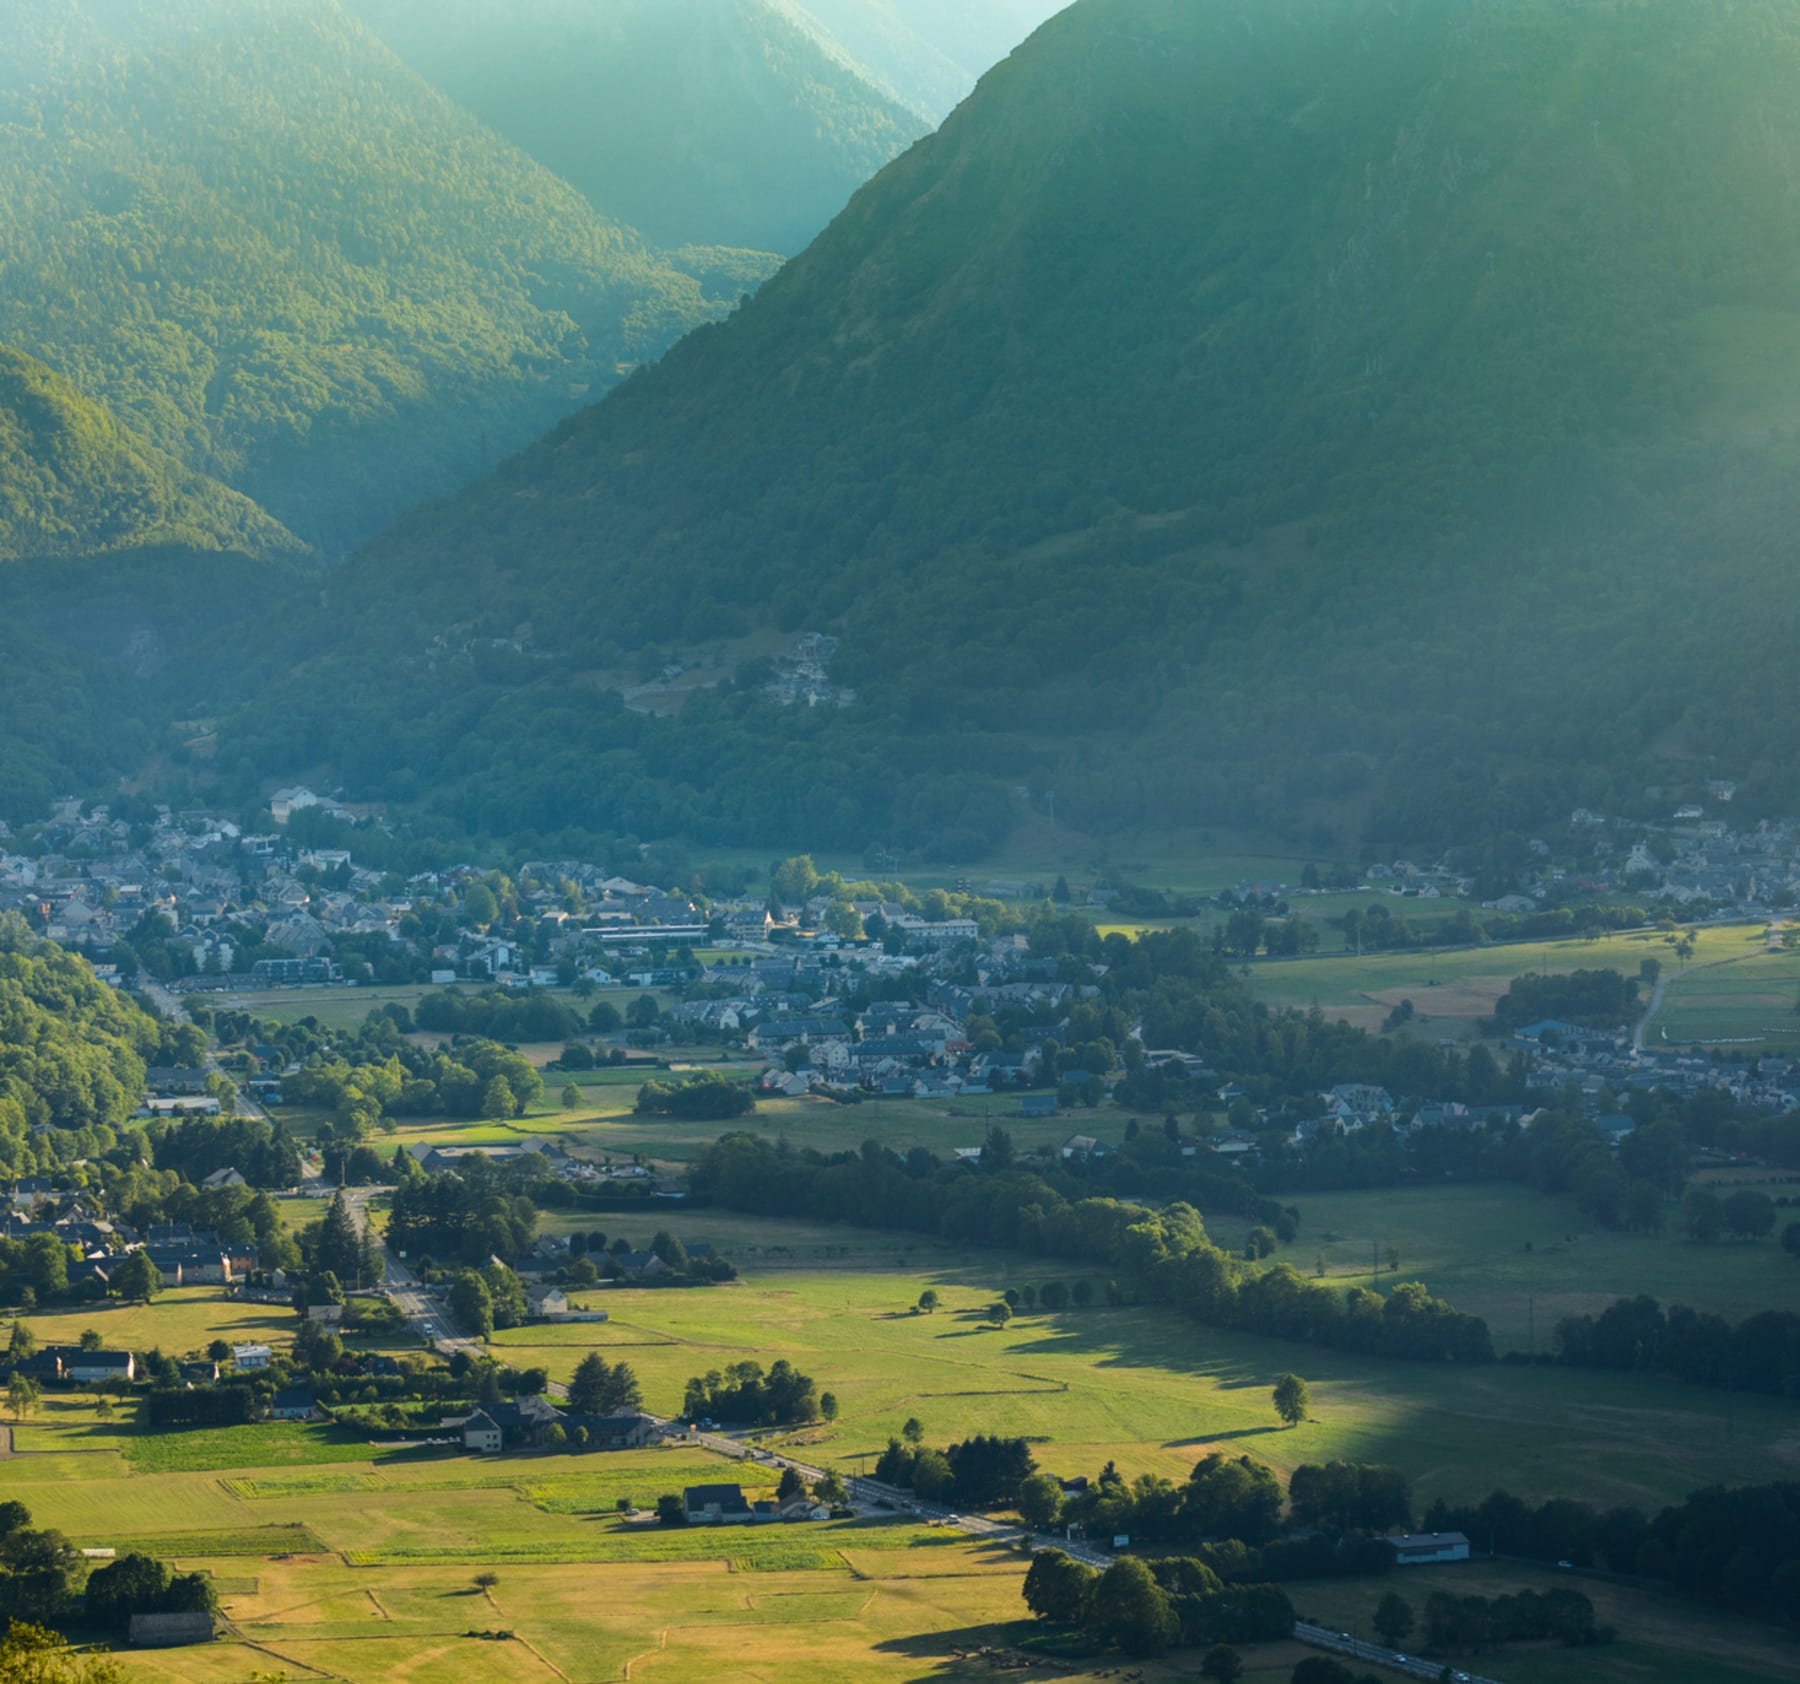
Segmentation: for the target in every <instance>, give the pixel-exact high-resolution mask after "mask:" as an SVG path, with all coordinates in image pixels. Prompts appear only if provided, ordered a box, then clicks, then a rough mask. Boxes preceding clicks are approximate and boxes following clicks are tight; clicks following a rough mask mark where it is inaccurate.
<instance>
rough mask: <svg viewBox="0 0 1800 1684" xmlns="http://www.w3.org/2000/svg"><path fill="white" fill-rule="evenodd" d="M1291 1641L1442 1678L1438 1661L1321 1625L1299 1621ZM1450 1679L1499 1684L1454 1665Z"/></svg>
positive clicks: (1459, 1683) (1414, 1674)
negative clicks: (1386, 1647) (1425, 1659)
mask: <svg viewBox="0 0 1800 1684" xmlns="http://www.w3.org/2000/svg"><path fill="white" fill-rule="evenodd" d="M1294 1638H1295V1641H1296V1642H1300V1643H1305V1644H1308V1645H1310V1646H1311V1647H1312V1648H1314V1649H1324V1650H1327V1651H1328V1652H1330V1653H1331V1654H1334V1655H1343V1656H1346V1657H1347V1658H1349V1659H1351V1660H1357V1661H1367V1662H1369V1663H1371V1664H1372V1665H1374V1666H1381V1667H1386V1668H1388V1669H1389V1670H1390V1671H1392V1672H1399V1673H1404V1674H1405V1675H1406V1676H1407V1677H1408V1678H1425V1679H1430V1680H1432V1684H1436V1680H1438V1679H1440V1678H1442V1677H1443V1676H1444V1663H1443V1662H1442V1661H1422V1660H1420V1659H1419V1658H1418V1657H1417V1656H1416V1655H1408V1654H1405V1653H1404V1652H1403V1651H1401V1650H1399V1649H1384V1648H1383V1647H1382V1646H1381V1645H1380V1644H1379V1643H1364V1642H1361V1641H1360V1640H1359V1639H1357V1638H1354V1637H1352V1636H1351V1635H1350V1634H1349V1633H1348V1632H1344V1631H1331V1630H1329V1629H1328V1628H1326V1627H1325V1626H1309V1625H1307V1624H1305V1623H1304V1622H1302V1623H1300V1624H1297V1625H1296V1626H1295V1627H1294ZM1450 1676H1451V1677H1452V1678H1453V1679H1455V1680H1456V1681H1457V1684H1499V1680H1498V1679H1494V1678H1488V1677H1485V1676H1484V1675H1483V1674H1481V1673H1478V1672H1463V1671H1461V1670H1460V1669H1459V1668H1457V1667H1456V1666H1454V1665H1452V1667H1451V1670H1450Z"/></svg>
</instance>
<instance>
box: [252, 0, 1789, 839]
mask: <svg viewBox="0 0 1800 1684" xmlns="http://www.w3.org/2000/svg"><path fill="white" fill-rule="evenodd" d="M1796 85H1800V12H1797V11H1796V10H1795V9H1794V8H1793V7H1792V6H1790V5H1787V4H1785V3H1780V0H1740V3H1739V4H1736V5H1733V6H1731V7H1707V8H1701V9H1696V8H1694V7H1692V6H1691V5H1688V4H1686V3H1685V0H1643V3H1640V4H1634V5H1630V6H1601V5H1596V6H1583V7H1570V6H1566V5H1561V4H1555V3H1553V0H1495V3H1493V4H1490V5H1486V6H1483V7H1481V8H1470V7H1455V6H1441V5H1437V4H1435V3H1426V0H1416V3H1406V0H1401V3H1390V0H1078V3H1077V4H1076V5H1075V6H1073V7H1072V8H1071V9H1070V10H1069V11H1067V12H1065V13H1063V14H1061V15H1060V16H1058V17H1056V18H1054V19H1052V20H1051V21H1050V22H1049V23H1048V24H1046V25H1045V26H1044V27H1043V28H1042V29H1041V30H1040V31H1038V33H1037V34H1036V35H1035V36H1033V37H1032V39H1031V40H1030V41H1029V42H1028V43H1027V44H1026V45H1025V46H1024V47H1022V48H1021V49H1020V50H1018V51H1017V52H1015V53H1014V54H1013V55H1012V56H1011V58H1009V59H1008V60H1007V61H1006V62H1005V63H1004V64H1002V65H1000V66H998V67H996V68H995V69H994V70H993V71H992V72H990V73H989V75H988V76H987V77H986V78H985V80H984V81H983V83H982V85H981V87H980V88H979V89H978V90H977V93H976V95H975V96H974V97H972V98H971V99H970V100H969V101H967V102H966V103H965V104H964V105H963V106H961V107H960V108H959V109H958V110H957V111H956V112H955V113H954V114H953V116H952V117H951V118H950V120H949V121H948V122H947V123H946V124H945V125H944V127H943V128H942V129H941V130H940V131H939V132H938V133H937V134H936V135H934V136H933V137H931V138H930V139H928V140H926V141H924V142H922V143H921V144H920V145H918V146H916V147H914V148H913V149H912V150H911V151H910V152H908V153H907V154H906V155H905V156H904V157H902V158H900V159H898V160H897V161H896V162H895V163H893V164H892V165H890V166H889V167H888V168H887V169H886V170H885V171H884V172H883V173H882V174H881V175H880V176H879V177H878V178H877V179H876V180H875V181H874V182H873V183H871V184H870V185H869V186H868V187H867V188H866V189H864V190H863V191H862V192H861V193H860V194H858V195H857V197H856V198H855V199H854V200H853V201H852V203H851V205H850V206H849V208H848V209H847V210H846V212H845V213H844V214H843V215H842V216H840V217H839V218H838V219H837V220H836V221H835V222H834V223H833V225H832V226H831V228H830V229H829V230H828V231H827V232H826V234H825V235H824V236H822V237H821V238H820V239H819V240H818V241H817V242H816V243H815V244H814V245H813V246H812V247H811V248H810V249H809V250H808V251H807V252H806V253H805V254H804V255H803V256H801V257H800V258H798V259H797V260H796V261H794V262H793V263H792V264H790V265H789V266H788V267H787V268H786V269H784V270H783V271H782V272H781V273H780V274H779V275H778V276H776V277H775V278H774V279H773V280H772V281H771V282H770V283H769V284H768V285H767V286H765V287H764V288H763V289H762V291H761V292H760V293H759V294H758V295H757V296H756V297H755V298H754V299H753V300H752V301H751V302H750V303H749V304H748V305H747V306H746V307H745V308H744V309H743V310H741V311H740V312H738V314H737V315H736V316H735V317H734V318H733V319H732V320H730V321H729V322H727V323H725V324H723V325H720V326H715V327H709V328H706V329H703V330H701V331H699V332H697V333H695V334H693V335H691V336H690V337H689V338H688V339H686V340H685V341H683V342H682V343H681V344H680V345H679V346H678V347H676V349H675V350H674V351H673V352H671V353H670V354H669V355H668V356H667V357H666V358H665V359H664V360H663V361H662V362H661V363H660V364H659V365H657V366H656V367H654V368H651V369H646V370H643V371H640V372H639V373H638V374H637V375H636V376H634V377H633V378H632V379H631V380H629V381H628V382H626V383H625V384H624V385H623V386H622V387H621V388H620V389H619V390H617V391H616V392H614V393H613V394H612V395H611V396H610V397H609V398H608V399H607V400H606V401H605V402H604V403H601V404H599V405H598V406H596V407H595V408H593V409H591V410H588V411H586V412H584V413H582V414H581V415H579V416H577V417H575V418H573V419H571V420H569V421H567V422H566V423H564V424H563V425H562V426H561V427H559V428H558V429H557V430H556V431H554V432H553V433H552V434H551V435H550V436H549V437H548V438H546V439H545V440H544V441H543V442H541V443H540V444H539V445H537V446H536V447H534V448H533V449H532V450H530V451H528V452H526V453H524V454H522V455H521V456H519V457H517V458H515V459H513V460H512V461H510V462H508V463H507V464H506V465H505V467H504V468H503V469H502V470H501V471H500V472H499V473H498V474H497V475H495V476H494V477H493V478H492V479H490V480H489V481H487V482H486V483H484V484H482V485H480V486H477V487H475V488H473V489H471V490H470V491H468V492H467V493H466V494H464V495H462V496H461V497H458V498H456V499H454V500H452V501H450V502H448V503H445V504H443V505H440V506H438V507H434V508H427V509H424V510H421V511H419V512H418V513H416V514H415V515H413V516H411V517H409V518H408V519H406V520H404V521H402V522H400V523H398V524H397V525H396V526H395V527H394V528H393V529H391V530H390V531H389V532H387V533H386V534H384V535H383V536H382V537H381V538H380V539H379V540H378V541H377V542H376V543H374V544H372V545H371V546H369V547H368V548H367V549H366V550H365V551H364V552H363V553H361V554H360V555H359V556H357V557H356V558H354V560H353V561H352V563H351V564H350V566H349V567H348V569H347V570H346V571H345V572H344V574H343V575H342V576H341V577H340V578H339V579H338V580H337V581H336V582H335V583H334V587H333V591H332V606H331V612H330V615H329V618H320V617H317V616H315V617H314V618H312V619H311V620H310V621H308V622H296V623H295V624H294V625H293V626H292V627H291V628H289V630H288V632H287V642H286V643H285V645H284V647H285V648H286V649H288V650H289V651H291V653H292V654H293V656H294V657H295V659H296V660H297V661H299V662H300V663H301V670H300V672H299V673H298V675H297V676H296V678H295V679H294V680H293V681H292V682H291V683H285V684H283V685H282V686H279V687H278V688H277V690H276V691H274V692H272V693H271V694H270V696H269V697H268V699H267V700H266V701H265V703H264V704H263V705H261V706H260V707H259V708H258V709H256V710H254V711H252V712H250V713H248V714H246V715H244V716H243V718H242V719H241V721H240V723H239V726H238V727H237V730H238V732H239V738H238V740H239V741H240V742H242V743H243V744H245V745H247V746H250V747H253V748H254V749H255V750H256V751H257V752H259V753H261V754H263V755H265V756H267V757H268V758H269V759H270V760H271V761H273V762H285V763H288V764H297V765H307V764H313V763H315V762H316V761H318V760H319V759H321V758H323V759H329V760H332V761H334V762H335V763H336V764H338V765H339V766H341V767H342V768H343V769H344V770H345V771H346V772H347V773H348V775H349V777H350V779H351V781H352V784H353V785H354V786H356V787H357V788H359V789H362V790H364V791H386V792H387V793H389V794H390V795H393V796H396V797H403V796H406V795H410V794H416V793H418V792H419V791H420V790H421V789H425V790H433V791H435V792H436V796H437V798H438V799H440V800H442V801H444V802H445V803H447V804H448V805H449V806H450V807H451V808H452V809H453V810H454V811H456V812H457V813H458V814H459V816H461V817H462V818H463V819H464V820H465V821H466V822H469V823H471V824H475V825H485V826H488V827H491V828H514V829H517V828H520V827H521V826H525V825H530V826H537V827H548V826H551V825H554V824H557V823H565V822H570V821H571V820H572V819H573V818H574V817H575V816H577V815H580V816H582V817H584V818H585V819H587V820H588V821H589V822H592V819H593V817H594V816H595V815H601V816H608V817H612V818H619V817H623V818H624V819H625V820H626V821H627V822H629V823H630V824H631V825H632V826H633V827H634V828H640V829H643V830H650V829H652V828H653V827H655V826H658V825H663V826H666V827H668V828H688V829H690V830H694V831H697V832H700V833H705V832H707V831H708V830H709V829H710V830H715V831H717V832H718V833H720V834H727V833H728V834H735V835H742V834H745V833H746V832H750V833H755V834H759V835H760V834H766V833H770V832H772V831H774V830H776V829H778V828H780V827H782V826H797V825H799V824H800V823H802V822H804V823H805V824H809V825H812V826H814V827H816V831H817V834H816V836H815V840H818V841H821V842H823V841H825V840H827V839H829V840H831V841H834V842H837V843H845V842H850V843H857V842H866V841H869V840H871V839H874V838H879V837H883V836H893V837H897V838H907V839H913V840H918V841H921V842H925V843H929V842H930V840H931V839H932V838H933V836H934V835H937V834H939V833H941V832H942V831H944V830H945V828H946V827H952V828H955V827H960V828H961V829H962V830H963V831H965V832H966V831H967V830H968V829H969V828H970V827H971V826H972V827H973V828H974V829H976V830H981V831H991V830H992V829H993V828H994V827H996V826H997V825H999V824H1000V823H1001V822H1002V809H1003V807H1004V802H1002V801H999V800H998V799H997V797H996V794H995V792H997V791H1000V790H1002V789H1004V788H1007V787H1014V786H1017V785H1020V784H1029V785H1031V786H1032V787H1034V788H1035V789H1037V790H1039V791H1042V790H1043V789H1044V788H1046V787H1047V786H1049V785H1051V784H1054V786H1055V787H1056V789H1057V790H1058V794H1059V797H1060V798H1061V801H1062V806H1061V809H1060V810H1062V811H1064V812H1071V811H1073V812H1076V813H1079V814H1080V815H1081V816H1082V817H1084V818H1085V819H1087V820H1088V821H1089V822H1106V823H1115V824H1129V823H1141V822H1172V821H1177V820H1179V821H1187V822H1194V821H1198V822H1208V821H1212V820H1220V819H1225V818H1236V819H1245V820H1252V821H1259V822H1268V821H1270V820H1272V819H1276V818H1279V819H1281V820H1283V821H1284V822H1286V821H1291V820H1292V819H1293V817H1294V816H1295V815H1296V814H1300V815H1306V814H1308V813H1314V814H1322V813H1325V812H1326V811H1327V806H1329V812H1330V813H1332V814H1338V815H1342V814H1346V813H1350V814H1360V815H1362V816H1363V817H1364V818H1365V819H1366V823H1367V825H1368V826H1369V827H1370V828H1372V829H1374V830H1377V831H1380V832H1382V833H1388V834H1398V835H1408V836H1415V837H1429V836H1443V835H1445V834H1453V833H1456V832H1458V831H1471V830H1480V831H1491V830H1493V829H1495V828H1496V827H1499V826H1502V825H1505V824H1507V823H1512V822H1517V823H1520V824H1525V823H1535V822H1537V820H1538V818H1539V817H1540V816H1541V815H1543V814H1544V813H1545V812H1547V811H1551V810H1554V809H1555V808H1557V807H1559V806H1561V807H1563V810H1564V811H1565V812H1566V809H1567V805H1572V804H1574V802H1576V801H1584V802H1587V803H1589V804H1601V803H1605V802H1611V803H1617V804H1618V805H1621V806H1624V807H1626V808H1627V809H1629V807H1630V806H1631V805H1632V804H1634V803H1641V802H1642V801H1644V800H1646V799H1649V798H1648V797H1647V796H1646V794H1645V791H1646V788H1647V786H1649V785H1656V786H1659V787H1660V786H1667V785H1669V784H1670V783H1672V782H1680V781H1681V780H1683V779H1691V778H1695V777H1700V776H1705V775H1707V773H1708V771H1709V769H1714V768H1716V769H1717V770H1718V772H1719V774H1720V775H1732V776H1735V777H1736V778H1737V779H1738V780H1739V782H1740V784H1741V785H1742V786H1743V790H1744V796H1743V797H1742V798H1744V799H1750V800H1755V801H1789V800H1792V799H1794V798H1795V797H1796V796H1800V789H1797V788H1796V784H1795V773H1794V770H1793V768H1792V761H1791V756H1790V755H1789V754H1788V752H1787V748H1788V741H1789V738H1788V724H1787V713H1788V711H1789V706H1790V704H1791V703H1792V701H1793V699H1794V696H1793V692H1794V688H1795V680H1794V678H1793V670H1794V669H1793V662H1792V659H1791V650H1792V647H1793V638H1794V633H1795V629H1796V625H1795V622H1796V614H1795V608H1796V592H1797V584H1796V578H1795V574H1794V569H1793V566H1792V560H1791V543H1792V539H1791V534H1792V532H1793V531H1794V530H1795V519H1796V515H1797V514H1800V508H1797V507H1796V504H1797V503H1800V495H1797V493H1796V486H1797V485H1800V479H1797V477H1796V475H1795V472H1794V470H1795V468H1796V466H1797V465H1800V464H1797V463H1796V455H1797V451H1796V442H1795V441H1796V437H1797V435H1796V433H1795V427H1796V424H1797V423H1800V413H1796V400H1795V398H1794V396H1793V394H1794V392H1795V391H1796V390H1800V384H1797V383H1796V379H1795V377H1796V375H1800V311H1797V310H1796V306H1795V302H1794V297H1793V288H1792V278H1793V275H1794V274H1795V273H1796V272H1797V270H1800V174H1796V173H1795V172H1794V170H1793V168H1792V160H1793V159H1794V158H1795V157H1800V102H1796V101H1795V100H1794V99H1793V98H1792V97H1791V93H1792V89H1793V88H1794V87H1795V86H1796ZM597 511H604V518H596V512H597ZM770 621H772V622H773V623H774V624H776V625H778V626H780V627H782V628H785V629H787V630H789V631H798V630H802V629H812V630H821V631H832V632H835V633H839V634H841V636H842V638H843V648H842V651H841V653H840V654H839V656H838V660H837V664H836V666H835V667H834V668H833V672H832V677H833V680H834V682H837V683H841V684H847V685H851V686H854V687H855V688H856V690H857V691H858V700H857V701H856V703H855V705H854V706H852V707H849V708H844V709H838V708H825V709H812V710H793V711H792V712H789V713H782V712H780V711H779V710H776V709H774V708H772V707H768V706H766V705H765V704H763V703H760V702H758V701H756V700H754V699H753V698H752V696H751V695H750V694H746V693H745V691H746V689H748V688H749V686H748V685H746V686H744V687H740V688H739V689H738V690H737V691H735V692H733V691H731V690H728V689H721V690H720V691H719V692H716V693H714V694H713V695H711V696H701V697H698V698H696V699H695V700H694V701H691V702H690V703H689V704H688V705H687V707H686V708H685V709H684V711H683V712H682V714H681V716H680V718H679V720H678V721H673V722H654V723H652V722H645V721H643V720H641V719H639V718H638V717H637V716H636V715H632V714H627V713H626V712H624V711H623V710H621V709H619V708H618V707H617V706H616V705H614V704H609V703H607V702H606V701H605V700H604V698H602V697H601V696H599V695H597V694H596V693H595V690H594V688H593V685H594V669H597V668H600V667H603V666H606V665H608V664H609V663H610V662H614V661H616V658H617V655H618V652H619V651H620V650H627V651H628V650H630V649H632V648H634V647H640V646H642V645H644V644H647V643H650V644H658V645H661V646H663V647H664V648H665V649H668V648H674V647H677V646H682V645H687V644H694V643H701V642H704V641H706V640H707V639H708V638H712V637H717V636H719V635H722V634H723V633H725V632H727V631H735V630H742V629H744V628H746V627H750V626H754V625H758V624H764V623H768V622H770ZM372 625H379V626H380V627H381V628H382V639H381V644H380V647H379V648H375V647H372V646H371V645H370V644H369V643H368V641H367V639H366V637H365V638H363V639H361V640H360V641H359V636H358V634H357V633H356V631H355V630H354V628H356V627H358V626H372ZM502 645H505V647H506V648H507V649H508V650H510V651H512V652H511V653H509V654H507V655H506V657H505V658H504V659H501V658H499V657H498V656H493V657H490V656H489V655H487V654H483V653H481V651H484V650H488V651H492V650H497V649H499V648H500V647H501V646H502ZM458 651H460V652H461V653H460V654H459V653H458ZM402 697H404V698H405V701H404V704H403V703H402V700H401V698H402ZM397 718H404V720H405V722H406V724H405V727H404V729H403V730H402V731H400V732H399V733H398V734H396V735H394V736H392V737H390V736H388V735H386V734H385V733H384V732H376V731H373V730H371V729H370V727H371V725H372V723H374V722H375V721H378V720H383V721H385V720H392V719H397ZM470 733H473V736H472V737H471V736H470ZM472 748H473V751H474V752H471V749H472ZM484 750H485V751H488V752H491V753H492V754H493V755H494V756H495V757H496V758H497V759H504V760H505V766H504V771H503V772H502V771H500V770H498V769H487V768H483V767H482V766H481V763H480V754H481V752H482V751H484ZM957 774H967V775H968V776H967V778H966V779H965V780H964V781H963V782H961V783H957V782H955V781H954V780H955V775H957ZM800 775H804V776H805V777H806V779H807V780H808V786H809V787H808V790H807V793H806V794H805V795H803V796H802V795H799V794H796V793H795V791H794V790H793V788H792V787H791V784H792V782H793V779H794V778H795V777H797V776H800ZM922 791H923V792H925V793H921V792H922ZM1657 799H1662V798H1660V797H1659V798H1657ZM1332 822H1337V821H1336V819H1333V820H1332ZM788 833H789V834H793V831H792V830H791V829H790V830H789V832H788Z"/></svg>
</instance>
